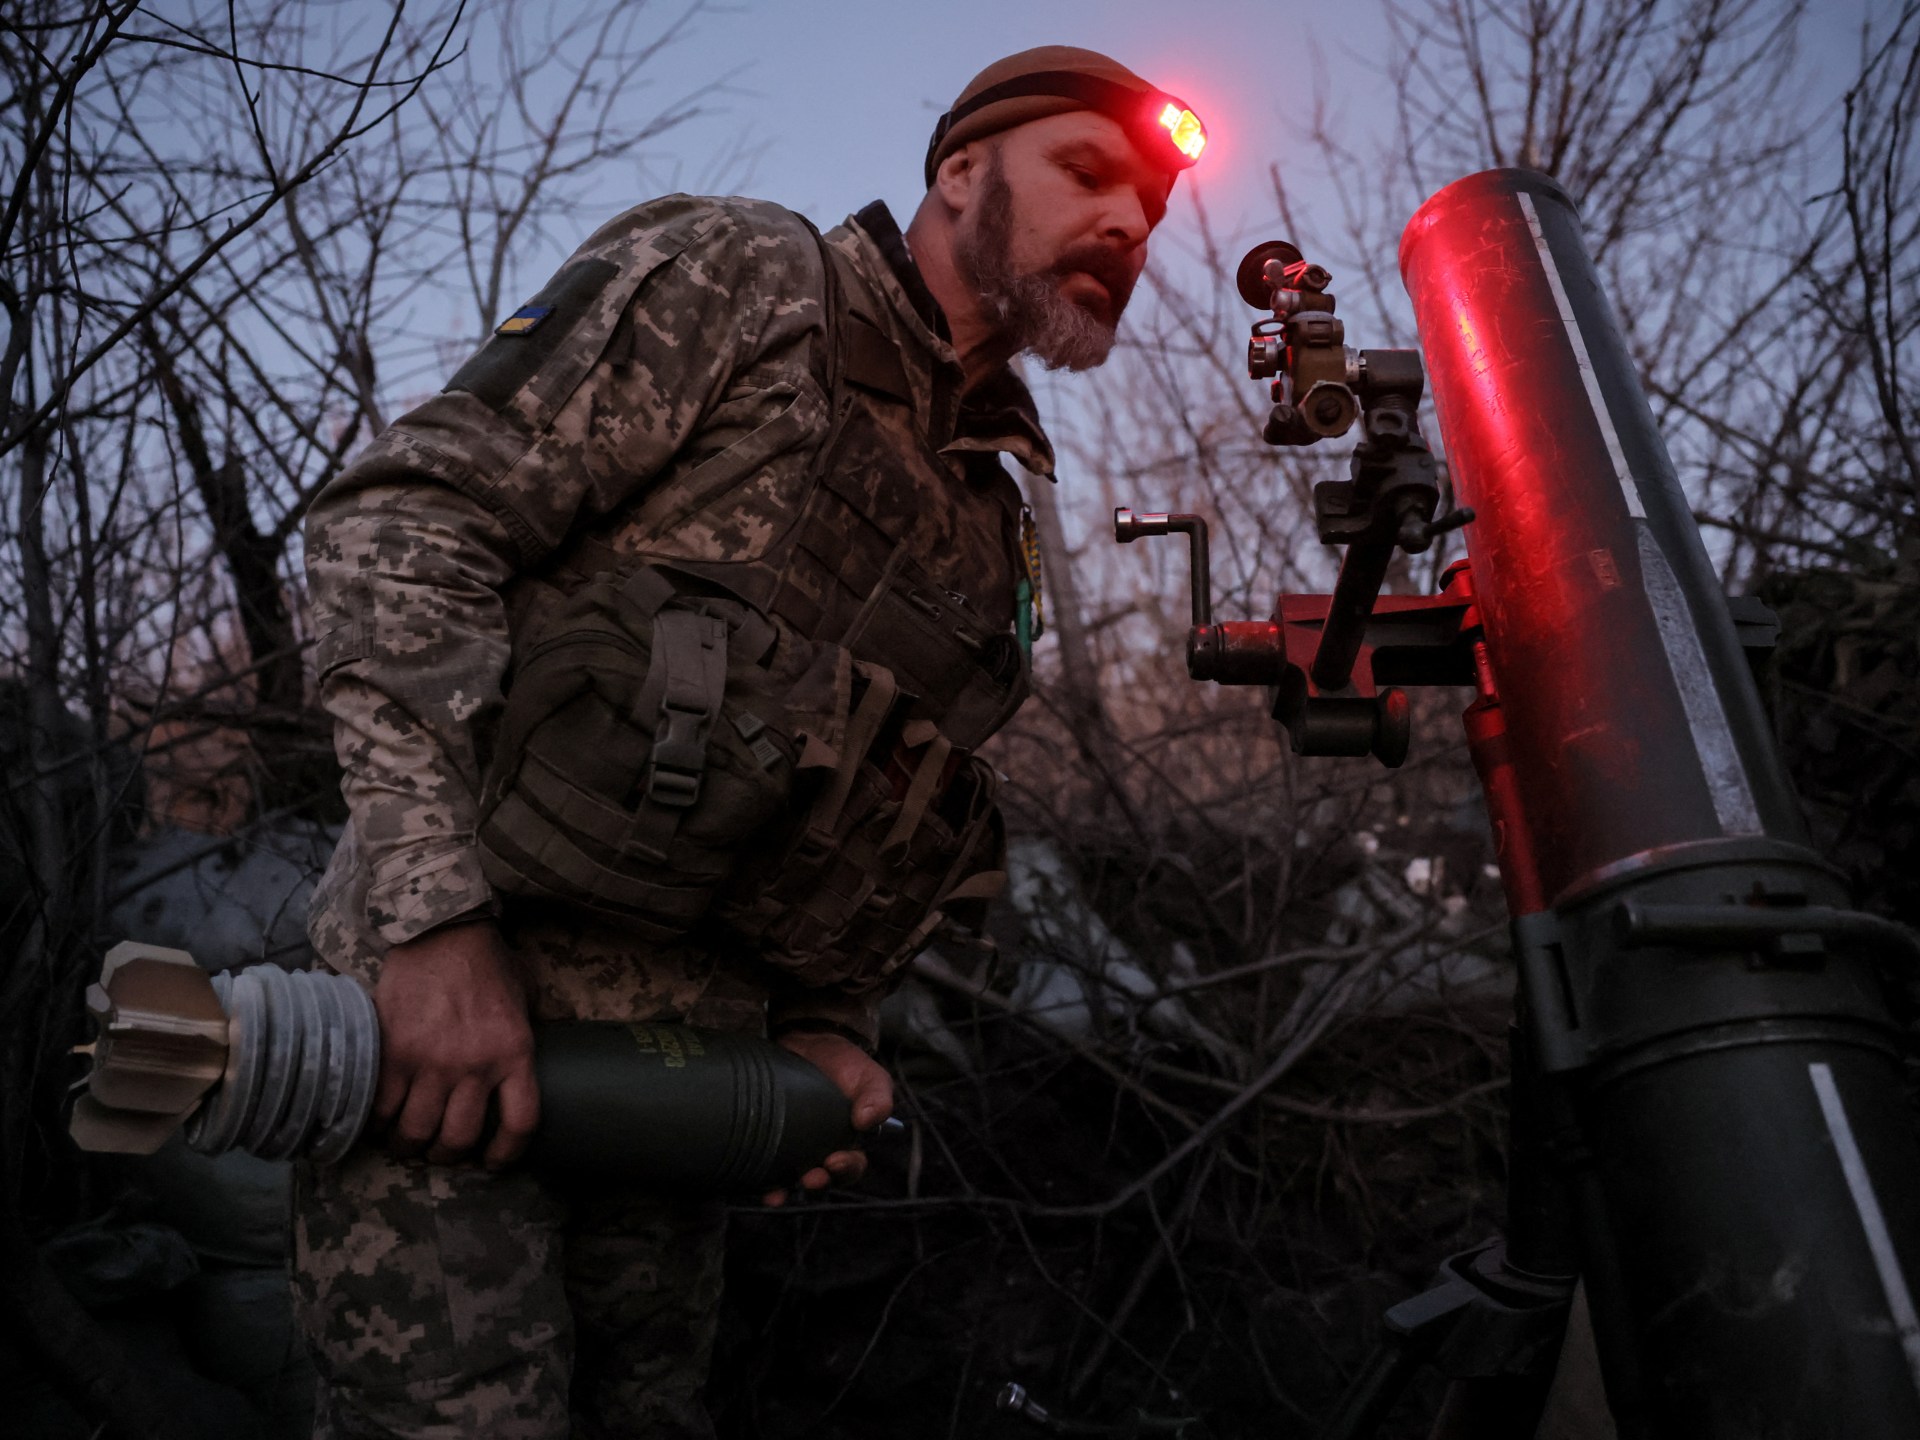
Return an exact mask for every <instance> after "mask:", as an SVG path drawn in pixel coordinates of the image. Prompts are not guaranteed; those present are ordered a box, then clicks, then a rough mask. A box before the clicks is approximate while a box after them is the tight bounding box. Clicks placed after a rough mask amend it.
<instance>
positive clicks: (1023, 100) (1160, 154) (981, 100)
mask: <svg viewBox="0 0 1920 1440" xmlns="http://www.w3.org/2000/svg"><path fill="white" fill-rule="evenodd" d="M1167 105H1172V106H1174V107H1175V110H1176V111H1184V110H1186V109H1187V106H1186V102H1185V101H1182V100H1176V99H1175V98H1174V97H1173V96H1171V95H1168V94H1165V93H1164V92H1163V91H1160V90H1156V89H1155V88H1154V87H1153V86H1151V85H1149V84H1148V83H1147V82H1146V81H1144V80H1142V79H1141V78H1140V77H1139V76H1138V75H1136V74H1134V73H1133V72H1132V71H1131V70H1129V69H1127V67H1126V66H1124V65H1122V64H1121V63H1120V62H1119V61H1118V60H1113V59H1109V58H1108V57H1107V56H1105V55H1102V54H1100V53H1099V52H1098V51H1096V50H1082V49H1080V48H1078V47H1077V46H1073V45H1042V46H1039V47H1038V48H1036V49H1033V50H1022V51H1021V52H1020V53H1019V54H1018V55H1009V56H1007V58H1006V59H1004V60H996V61H994V62H993V64H991V65H989V66H988V67H987V68H986V69H984V70H982V71H981V72H980V73H979V74H978V75H976V76H974V77H973V79H972V80H970V81H968V82H967V88H966V89H964V90H962V91H961V92H960V94H959V97H958V98H957V99H955V101H954V102H953V108H952V109H951V110H949V111H947V113H946V114H944V115H942V116H941V117H940V123H939V124H938V125H936V126H935V127H934V130H933V139H932V140H931V141H929V142H928V144H927V188H928V189H932V188H933V176H934V172H935V171H937V170H938V169H939V168H940V162H941V161H942V160H945V159H946V158H947V156H949V155H951V154H952V153H953V152H954V151H956V150H958V149H959V148H960V147H961V146H962V145H965V144H967V143H969V142H970V141H974V140H978V139H981V138H982V137H983V136H987V135H994V134H998V133H999V132H1000V131H1002V130H1011V129H1012V128H1013V127H1014V126H1016V125H1024V124H1026V123H1027V122H1028V121H1029V120H1039V119H1041V118H1043V117H1044V116H1048V115H1063V114H1065V113H1066V112H1067V111H1069V110H1097V111H1099V112H1100V113H1101V114H1103V115H1107V116H1110V117H1111V118H1112V119H1114V120H1116V121H1118V122H1119V123H1120V124H1121V125H1123V126H1125V127H1126V130H1127V133H1128V134H1129V135H1131V136H1133V138H1134V140H1135V142H1136V143H1138V144H1139V145H1140V146H1141V149H1142V152H1143V153H1144V154H1146V155H1147V156H1148V157H1149V158H1151V159H1152V160H1153V161H1154V162H1155V163H1157V164H1159V165H1162V166H1163V167H1165V168H1166V169H1167V170H1170V171H1177V170H1184V169H1186V168H1187V166H1189V165H1191V164H1193V162H1194V159H1195V157H1197V156H1198V154H1199V153H1200V151H1199V147H1200V146H1203V145H1205V143H1206V140H1205V138H1204V133H1202V135H1201V138H1200V139H1199V141H1198V143H1197V144H1192V143H1191V142H1189V146H1188V147H1187V148H1182V147H1180V146H1177V145H1176V144H1175V143H1174V141H1173V139H1172V135H1171V126H1170V125H1165V124H1164V123H1163V122H1162V121H1161V120H1160V115H1161V112H1162V111H1163V110H1164V109H1165V107H1166V106H1167ZM1190 118H1191V116H1190V115H1189V119H1190ZM1194 128H1196V129H1197V122H1195V124H1194Z"/></svg>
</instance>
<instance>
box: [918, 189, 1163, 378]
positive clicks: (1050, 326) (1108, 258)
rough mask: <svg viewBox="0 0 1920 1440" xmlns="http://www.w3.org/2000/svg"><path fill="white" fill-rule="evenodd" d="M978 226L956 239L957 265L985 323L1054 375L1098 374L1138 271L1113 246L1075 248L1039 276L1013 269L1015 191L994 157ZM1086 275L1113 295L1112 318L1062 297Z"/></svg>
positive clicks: (978, 204) (981, 194) (978, 199)
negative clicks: (1069, 281)
mask: <svg viewBox="0 0 1920 1440" xmlns="http://www.w3.org/2000/svg"><path fill="white" fill-rule="evenodd" d="M972 214H973V215H974V216H975V217H977V218H975V220H974V223H973V224H971V225H965V226H962V227H961V229H960V232H959V234H958V235H956V236H955V237H954V260H955V262H956V263H957V264H958V266H959V269H960V273H961V275H962V276H964V277H965V278H966V279H967V281H968V282H969V283H971V284H972V286H973V288H974V291H975V293H976V294H977V295H978V296H979V297H980V308H981V310H982V312H983V313H984V315H985V318H986V319H987V320H988V321H990V322H991V323H992V324H994V325H995V327H996V328H998V329H999V330H1000V331H1001V332H1002V333H1004V334H1005V335H1007V336H1008V337H1010V338H1011V339H1012V340H1013V342H1014V347H1015V348H1016V349H1018V350H1025V351H1029V352H1031V353H1032V354H1033V355H1035V356H1037V357H1038V358H1039V359H1040V361H1041V363H1042V364H1044V365H1045V366H1046V367H1047V368H1048V369H1049V370H1061V369H1066V370H1091V369H1092V368H1093V367H1094V366H1096V365H1098V364H1100V363H1101V362H1102V361H1104V360H1105V359H1106V358H1107V356H1108V354H1109V353H1110V352H1111V351H1112V350H1113V334H1114V329H1115V327H1116V326H1118V325H1119V323H1120V312H1121V311H1123V310H1125V309H1126V308H1127V299H1128V297H1129V296H1130V295H1131V294H1132V293H1133V280H1134V276H1133V268H1132V266H1131V265H1129V264H1128V262H1127V259H1126V257H1125V256H1124V255H1123V254H1122V253H1121V252H1120V251H1118V250H1115V249H1113V248H1112V247H1111V246H1107V245H1101V244H1099V243H1097V242H1089V243H1087V244H1084V245H1076V246H1075V247H1074V248H1073V249H1071V250H1069V251H1067V253H1066V254H1064V255H1062V256H1061V257H1060V258H1059V259H1058V260H1056V261H1054V263H1053V264H1052V265H1051V266H1049V267H1048V268H1047V269H1045V270H1042V271H1040V272H1039V273H1038V274H1021V273H1018V272H1016V271H1015V270H1014V268H1013V187H1012V186H1010V185H1008V184H1007V177H1006V175H1005V174H1004V173H1003V172H1002V171H1001V169H1000V156H999V154H998V153H997V152H992V151H990V152H989V153H988V156H987V160H986V164H985V166H984V168H983V169H982V171H981V175H980V188H979V190H978V192H977V194H976V196H975V204H974V207H973V211H972ZM1075 273H1081V274H1086V275H1091V276H1092V277H1093V278H1094V279H1095V280H1098V281H1099V282H1100V284H1101V285H1102V286H1104V287H1105V289H1106V292H1107V303H1108V312H1109V313H1108V314H1106V315H1104V316H1102V315H1098V314H1095V313H1094V312H1093V311H1091V310H1089V309H1087V308H1086V307H1084V306H1082V305H1079V304H1076V303H1075V302H1074V301H1072V300H1069V299H1068V298H1067V297H1066V296H1065V295H1063V294H1062V293H1061V292H1060V282H1061V280H1063V279H1065V278H1066V277H1067V276H1068V275H1071V274H1075Z"/></svg>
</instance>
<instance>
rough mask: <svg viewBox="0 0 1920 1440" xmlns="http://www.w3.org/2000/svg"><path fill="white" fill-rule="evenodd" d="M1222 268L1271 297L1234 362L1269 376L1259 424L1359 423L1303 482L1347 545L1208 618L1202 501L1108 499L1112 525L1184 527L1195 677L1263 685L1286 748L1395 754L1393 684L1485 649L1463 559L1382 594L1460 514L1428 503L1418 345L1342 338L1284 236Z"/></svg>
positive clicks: (1454, 668) (1316, 434) (1339, 427)
mask: <svg viewBox="0 0 1920 1440" xmlns="http://www.w3.org/2000/svg"><path fill="white" fill-rule="evenodd" d="M1234 279H1235V284H1236V286H1237V288H1238V289H1239V291H1240V295H1241V298H1242V299H1244V300H1245V301H1246V302H1247V303H1248V304H1249V305H1252V306H1254V307H1255V308H1256V309H1260V310H1264V311H1269V312H1271V314H1270V317H1269V318H1265V319H1262V320H1259V321H1257V322H1256V323H1255V324H1254V326H1253V333H1252V335H1251V336H1250V338H1249V339H1248V342H1247V372H1248V374H1249V375H1251V376H1252V377H1253V378H1254V379H1256V380H1271V381H1272V390H1271V393H1272V399H1273V409H1272V411H1271V412H1270V413H1269V415H1268V417H1267V422H1266V426H1265V428H1264V429H1263V430H1262V432H1261V435H1262V438H1263V439H1265V440H1266V441H1267V443H1268V444H1271V445H1312V444H1316V443H1318V442H1319V441H1321V440H1328V439H1335V438H1338V437H1339V436H1341V435H1344V434H1346V433H1347V431H1349V430H1351V429H1352V428H1353V426H1354V425H1355V423H1356V422H1357V423H1358V424H1359V426H1360V430H1361V438H1360V443H1359V444H1358V445H1357V446H1355V448H1354V452H1353V461H1352V465H1351V467H1350V470H1349V478H1347V479H1345V480H1323V481H1321V482H1320V483H1318V484H1316V485H1315V486H1314V487H1313V520H1314V528H1315V530H1316V531H1317V532H1318V534H1319V536H1320V539H1321V541H1322V542H1323V543H1325V544H1328V545H1342V546H1345V547H1346V555H1345V558H1344V559H1343V560H1342V562H1341V565H1340V576H1339V579H1338V580H1337V581H1336V582H1335V584H1334V589H1333V594H1331V595H1283V596H1281V597H1280V600H1279V602H1278V604H1277V605H1276V607H1275V609H1274V612H1273V615H1272V617H1271V618H1269V619H1267V620H1227V621H1218V622H1216V621H1215V620H1214V618H1213V598H1212V588H1211V587H1212V578H1211V577H1212V567H1211V557H1210V552H1209V547H1208V536H1207V522H1206V520H1205V519H1204V518H1203V517H1202V516H1199V515H1165V514H1143V515H1136V514H1135V513H1134V512H1133V511H1131V510H1128V509H1119V510H1116V511H1115V512H1114V517H1113V537H1114V539H1116V540H1118V541H1120V542H1122V543H1126V542H1129V541H1133V540H1138V539H1141V538H1144V537H1149V536H1156V535H1171V534H1184V535H1185V536H1186V537H1187V543H1188V546H1189V549H1190V553H1191V567H1190V569H1191V579H1192V589H1193V628H1192V629H1191V630H1190V631H1189V632H1188V635H1187V672H1188V673H1189V674H1190V675H1192V676H1193V678H1194V679H1196V680H1212V681H1216V682H1218V683H1219V684H1222V685H1265V686H1268V687H1269V688H1270V690H1271V692H1272V696H1273V717H1274V719H1276V720H1278V721H1279V722H1280V723H1281V724H1282V725H1283V726H1285V727H1286V730H1287V734H1288V736H1289V738H1290V740H1291V743H1292V746H1293V749H1294V752H1295V753H1296V754H1299V755H1369V754H1370V755H1373V756H1375V757H1377V758H1378V759H1379V760H1380V761H1381V762H1382V763H1384V764H1386V765H1389V766H1396V765H1399V764H1400V763H1401V762H1402V761H1404V760H1405V759H1406V758H1407V747H1408V743H1409V736H1410V717H1411V707H1410V705H1409V703H1408V700H1407V696H1406V692H1405V690H1404V689H1402V688H1401V687H1402V686H1406V685H1472V684H1475V683H1476V678H1477V675H1478V674H1479V673H1480V672H1479V670H1477V668H1476V664H1475V660H1476V654H1478V655H1479V656H1480V657H1481V658H1482V660H1484V646H1483V645H1481V644H1480V639H1481V637H1480V635H1479V617H1478V615H1477V613H1476V612H1475V610H1474V607H1473V594H1472V584H1471V580H1470V577H1469V576H1468V573H1467V570H1466V567H1465V565H1464V563H1463V564H1461V565H1458V566H1455V567H1454V568H1453V569H1451V570H1449V571H1448V572H1447V579H1446V583H1445V585H1444V587H1443V589H1442V591H1441V593H1440V594H1439V595H1433V596H1411V595H1408V596H1385V597H1382V596H1381V594H1380V587H1381V585H1382V584H1383V583H1384V582H1385V580H1386V577H1387V570H1388V567H1389V566H1390V565H1391V564H1392V561H1393V557H1394V553H1395V552H1396V551H1400V550H1404V551H1406V552H1407V553H1408V554H1421V553H1423V552H1425V551H1426V550H1427V549H1429V548H1430V547H1431V546H1432V544H1433V542H1434V540H1435V539H1436V538H1437V537H1439V536H1440V535H1443V534H1445V533H1446V532H1447V531H1449V530H1456V529H1458V528H1459V527H1461V526H1462V525H1465V524H1467V523H1468V522H1469V521H1471V520H1472V519H1473V512H1472V511H1471V510H1464V509H1462V510H1454V511H1451V512H1449V513H1447V514H1445V515H1442V516H1440V517H1439V518H1437V519H1436V518H1435V514H1434V512H1435V510H1436V509H1437V508H1438V506H1439V503H1440V484H1439V480H1438V476H1437V471H1436V467H1435V464H1434V459H1433V452H1432V451H1431V450H1429V449H1428V448H1427V443H1426V441H1425V440H1424V439H1423V438H1422V437H1421V434H1420V426H1419V422H1418V420H1417V418H1416V412H1417V411H1418V409H1419V405H1420V395H1421V391H1422V389H1423V387H1424V385H1425V380H1426V376H1425V372H1424V371H1423V370H1422V368H1421V365H1420V354H1419V352H1418V351H1417V350H1354V349H1351V348H1349V347H1348V346H1347V343H1346V327H1345V325H1344V324H1343V323H1342V322H1341V321H1340V320H1339V319H1338V317H1337V316H1336V315H1335V314H1334V297H1333V295H1332V293H1331V292H1330V291H1329V290H1328V288H1327V287H1328V286H1329V285H1330V284H1331V283H1332V276H1331V275H1330V274H1329V273H1328V272H1327V270H1326V269H1325V268H1324V267H1323V266H1320V265H1315V264H1312V263H1310V262H1309V261H1308V260H1307V259H1306V257H1305V256H1303V255H1302V254H1301V253H1300V251H1299V250H1298V249H1296V248H1295V247H1294V246H1292V245H1290V244H1288V243H1287V242H1286V241H1284V240H1269V241H1266V242H1265V243H1263V244H1260V245H1256V246H1254V248H1253V249H1252V250H1250V251H1248V252H1247V254H1246V257H1245V258H1244V259H1243V260H1241V262H1240V265H1239V268H1238V270H1237V271H1236V273H1235V277H1234ZM1476 646H1478V647H1479V648H1478V650H1476Z"/></svg>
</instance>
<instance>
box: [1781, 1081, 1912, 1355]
mask: <svg viewBox="0 0 1920 1440" xmlns="http://www.w3.org/2000/svg"><path fill="white" fill-rule="evenodd" d="M1807 1074H1808V1075H1809V1076H1810V1077H1811V1078H1812V1080H1813V1093H1814V1094H1815V1095H1817V1096H1819V1097H1820V1113H1821V1114H1822V1115H1824V1116H1825V1117H1826V1120H1827V1133H1828V1134H1829V1135H1831V1136H1832V1137H1833V1148H1834V1152H1835V1153H1836V1154H1837V1155H1838V1156H1839V1157H1840V1172H1841V1174H1843V1175H1845V1176H1846V1177H1847V1189H1848V1190H1849V1191H1851V1192H1852V1194H1853V1208H1854V1209H1856V1210H1858V1211H1859V1212H1860V1228H1861V1229H1863V1230H1865V1231H1866V1232H1867V1249H1868V1250H1870V1251H1871V1252H1872V1253H1873V1268H1874V1269H1876V1270H1878V1271H1879V1272H1880V1288H1881V1289H1882V1290H1884V1291H1886V1292H1887V1309H1888V1310H1889V1311H1891V1312H1892V1314H1893V1324H1894V1328H1895V1329H1896V1330H1898V1331H1899V1332H1900V1348H1901V1349H1902V1350H1904V1351H1906V1352H1907V1368H1908V1369H1909V1370H1911V1371H1912V1372H1913V1384H1914V1388H1915V1389H1916V1390H1920V1316H1916V1315H1915V1314H1914V1312H1913V1295H1912V1293H1911V1292H1910V1291H1909V1290H1908V1289H1907V1277H1906V1276H1905V1275H1904V1274H1903V1273H1902V1272H1901V1270H1900V1257H1899V1256H1898V1255H1896V1254H1894V1253H1893V1237H1892V1236H1891V1235H1889V1234H1888V1233H1887V1217H1886V1216H1885V1215H1883V1214H1882V1213H1881V1212H1880V1198H1879V1197H1878V1196H1877V1195H1875V1194H1874V1193H1873V1179H1872V1177H1871V1176H1869V1175H1868V1174H1867V1162H1866V1161H1865V1160H1864V1159H1863V1158H1862V1157H1861V1155H1860V1146H1859V1145H1858V1144H1857V1143H1856V1142H1855V1141H1854V1138H1853V1126H1852V1125H1851V1124H1850V1123H1849V1122H1848V1120H1847V1107H1846V1106H1844V1105H1842V1104H1841V1103H1840V1089H1839V1087H1838V1086H1837V1085H1835V1084H1834V1083H1833V1070H1832V1069H1831V1068H1830V1067H1829V1066H1827V1065H1826V1064H1824V1063H1822V1062H1819V1061H1816V1062H1814V1063H1813V1064H1811V1065H1809V1066H1807Z"/></svg>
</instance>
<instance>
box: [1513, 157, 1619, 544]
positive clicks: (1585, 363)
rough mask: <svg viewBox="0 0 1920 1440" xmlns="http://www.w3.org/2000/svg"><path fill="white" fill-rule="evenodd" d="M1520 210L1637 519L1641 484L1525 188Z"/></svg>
mask: <svg viewBox="0 0 1920 1440" xmlns="http://www.w3.org/2000/svg"><path fill="white" fill-rule="evenodd" d="M1520 210H1521V213H1522V214H1524V215H1525V216H1526V217H1527V228H1528V229H1529V230H1531V231H1532V232H1533V248H1534V249H1536V250H1538V251H1539V252H1540V266H1541V268H1542V269H1544V270H1545V271H1546V272H1547V284H1548V286H1549V287H1551V288H1552V290H1553V303H1554V304H1555V305H1557V306H1559V307H1560V323H1561V324H1562V325H1564V326H1566V327H1567V341H1568V343H1569V344H1571V345H1572V346H1573V362H1574V364H1576V365H1578V366H1579V367H1580V382H1581V383H1582V384H1583V385H1585V386H1586V387H1587V399H1588V400H1589V401H1590V402H1591V403H1592V405H1593V418H1594V419H1595V420H1597V421H1599V422H1600V434H1601V435H1602V436H1603V437H1604V438H1605V440H1606V442H1607V458H1608V459H1610V460H1612V461H1613V473H1614V477H1615V478H1616V479H1617V480H1619V482H1620V492H1621V493H1622V494H1623V495H1625V496H1626V497H1627V513H1628V514H1629V515H1632V516H1633V517H1635V518H1636V519H1644V518H1645V517H1646V513H1647V512H1646V509H1645V507H1643V506H1642V505H1641V504H1640V487H1639V485H1638V484H1636V483H1635V481H1634V478H1633V472H1632V471H1631V470H1629V469H1628V468H1627V456H1626V452H1625V451H1623V450H1622V449H1621V448H1620V435H1619V432H1618V431H1616V430H1615V429H1614V428H1613V417H1612V416H1611V415H1609V414H1608V413H1607V402H1606V401H1605V400H1604V399H1603V398H1601V395H1600V377H1599V376H1598V375H1596V374H1595V373H1594V369H1593V357H1592V356H1591V355H1589V354H1588V353H1587V339H1586V337H1585V336H1584V335H1582V334H1581V333H1580V327H1579V325H1578V324H1576V323H1575V322H1574V318H1573V306H1572V304H1571V303H1570V302H1569V301H1568V300H1567V287H1566V286H1565V285H1562V284H1561V283H1560V268H1559V267H1558V266H1557V265H1555V264H1554V263H1553V252H1552V251H1551V250H1549V249H1548V248H1547V232H1546V231H1544V230H1542V229H1541V228H1540V212H1539V211H1538V210H1536V209H1534V208H1533V196H1531V195H1529V194H1528V193H1527V192H1526V191H1524V190H1522V191H1521V192H1520Z"/></svg>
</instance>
